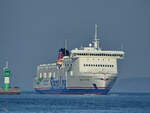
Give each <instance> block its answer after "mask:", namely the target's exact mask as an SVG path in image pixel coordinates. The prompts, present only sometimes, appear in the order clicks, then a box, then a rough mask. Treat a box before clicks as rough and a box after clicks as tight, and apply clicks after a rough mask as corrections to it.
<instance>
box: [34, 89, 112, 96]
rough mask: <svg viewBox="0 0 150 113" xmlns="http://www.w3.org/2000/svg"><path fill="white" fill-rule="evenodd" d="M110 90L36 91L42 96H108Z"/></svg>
mask: <svg viewBox="0 0 150 113" xmlns="http://www.w3.org/2000/svg"><path fill="white" fill-rule="evenodd" d="M109 90H110V89H41V88H35V91H36V92H37V93H40V94H73V95H84V94H96V95H106V94H108V92H109Z"/></svg>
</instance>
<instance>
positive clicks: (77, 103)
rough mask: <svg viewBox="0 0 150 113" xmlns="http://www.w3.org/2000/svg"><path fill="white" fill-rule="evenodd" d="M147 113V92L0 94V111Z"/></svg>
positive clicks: (149, 102)
mask: <svg viewBox="0 0 150 113" xmlns="http://www.w3.org/2000/svg"><path fill="white" fill-rule="evenodd" d="M5 112H7V113H150V93H111V94H109V95H106V96H104V95H47V94H46V95H43V94H37V93H32V92H23V93H22V94H20V95H0V113H5Z"/></svg>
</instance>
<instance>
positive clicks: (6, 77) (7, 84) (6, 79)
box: [3, 61, 11, 91]
mask: <svg viewBox="0 0 150 113" xmlns="http://www.w3.org/2000/svg"><path fill="white" fill-rule="evenodd" d="M3 71H4V72H3V76H4V90H6V91H8V89H9V88H10V80H9V78H10V74H11V71H10V70H9V68H8V61H7V62H6V66H5V67H4V70H3Z"/></svg>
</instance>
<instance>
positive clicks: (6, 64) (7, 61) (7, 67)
mask: <svg viewBox="0 0 150 113" xmlns="http://www.w3.org/2000/svg"><path fill="white" fill-rule="evenodd" d="M6 68H8V60H7V61H6Z"/></svg>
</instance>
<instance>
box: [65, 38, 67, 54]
mask: <svg viewBox="0 0 150 113" xmlns="http://www.w3.org/2000/svg"><path fill="white" fill-rule="evenodd" d="M66 50H67V40H65V55H66Z"/></svg>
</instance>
